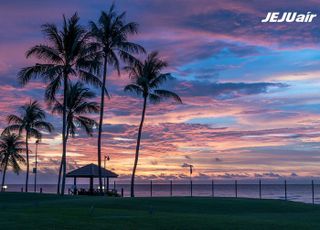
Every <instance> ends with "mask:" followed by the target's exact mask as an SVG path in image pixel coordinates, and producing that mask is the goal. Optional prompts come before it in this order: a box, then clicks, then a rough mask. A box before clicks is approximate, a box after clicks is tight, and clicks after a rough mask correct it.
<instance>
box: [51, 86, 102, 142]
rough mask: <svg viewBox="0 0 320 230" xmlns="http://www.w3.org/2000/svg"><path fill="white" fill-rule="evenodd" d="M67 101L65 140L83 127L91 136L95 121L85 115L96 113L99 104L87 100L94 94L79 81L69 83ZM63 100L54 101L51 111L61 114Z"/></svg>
mask: <svg viewBox="0 0 320 230" xmlns="http://www.w3.org/2000/svg"><path fill="white" fill-rule="evenodd" d="M66 95H67V98H68V99H67V102H66V109H67V130H66V131H67V133H66V142H67V141H68V137H69V136H71V137H75V135H76V132H77V130H78V129H84V130H85V132H86V133H87V134H88V135H89V136H92V133H93V129H94V127H96V125H97V123H96V122H95V120H93V119H91V118H89V117H86V116H85V115H86V114H90V113H98V112H99V109H100V107H99V105H98V103H97V102H93V101H88V100H90V99H93V98H94V97H95V94H94V93H93V92H91V91H90V90H89V89H88V88H84V85H83V84H82V83H80V82H77V83H75V84H73V83H71V82H70V83H69V84H68V88H67V91H66ZM63 109H64V107H63V102H60V101H59V100H56V101H55V104H54V106H53V108H52V112H53V113H58V114H62V113H63Z"/></svg>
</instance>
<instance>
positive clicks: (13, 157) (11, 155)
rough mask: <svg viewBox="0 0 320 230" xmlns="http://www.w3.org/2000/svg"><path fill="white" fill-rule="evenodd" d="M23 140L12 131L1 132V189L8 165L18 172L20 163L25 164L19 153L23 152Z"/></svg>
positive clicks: (2, 188) (2, 189)
mask: <svg viewBox="0 0 320 230" xmlns="http://www.w3.org/2000/svg"><path fill="white" fill-rule="evenodd" d="M23 145H24V142H23V141H21V138H20V136H18V135H16V134H13V133H3V134H1V137H0V168H1V170H2V183H1V191H4V183H5V179H6V172H7V169H8V167H12V168H13V171H14V172H15V173H17V174H19V171H20V164H21V163H23V164H25V159H24V158H23V156H22V155H21V154H22V153H24V152H25V149H24V148H23V147H22V146H23Z"/></svg>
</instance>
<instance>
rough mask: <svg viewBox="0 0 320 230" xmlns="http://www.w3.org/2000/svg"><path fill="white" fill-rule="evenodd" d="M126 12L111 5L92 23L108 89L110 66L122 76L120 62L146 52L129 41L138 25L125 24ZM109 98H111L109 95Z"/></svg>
mask: <svg viewBox="0 0 320 230" xmlns="http://www.w3.org/2000/svg"><path fill="white" fill-rule="evenodd" d="M125 15H126V12H123V13H121V14H119V15H118V14H117V13H116V12H115V6H114V4H112V5H111V7H110V9H109V11H108V12H104V11H103V12H101V15H100V18H99V20H98V22H97V23H95V22H93V21H91V22H90V27H91V33H92V35H93V36H94V37H95V39H96V41H97V43H98V45H99V47H100V49H99V56H101V57H103V59H104V61H103V62H104V64H103V81H102V85H103V86H104V87H106V77H107V76H106V75H107V67H108V65H110V66H112V67H113V68H115V69H116V70H117V72H118V74H120V66H119V65H120V64H119V63H120V60H122V61H125V62H127V63H130V64H132V63H134V62H135V61H136V59H135V58H134V57H133V56H132V54H134V53H140V52H145V51H144V48H143V47H141V46H139V45H137V44H135V43H132V42H129V41H128V35H131V34H136V33H137V29H138V24H137V23H134V22H129V23H126V22H125ZM107 96H109V95H108V94H107ZM104 99H105V90H101V98H100V117H99V128H98V165H99V186H100V192H101V193H102V177H101V135H102V126H103V113H104Z"/></svg>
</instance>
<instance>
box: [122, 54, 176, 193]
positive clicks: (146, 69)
mask: <svg viewBox="0 0 320 230" xmlns="http://www.w3.org/2000/svg"><path fill="white" fill-rule="evenodd" d="M166 66H167V63H166V62H165V61H163V60H161V59H160V58H159V57H158V53H157V52H152V53H150V54H149V55H148V57H147V58H146V60H145V61H144V62H137V63H136V64H135V65H133V66H128V67H126V70H127V71H129V76H130V78H132V80H133V82H132V83H131V84H129V85H127V86H126V87H125V88H124V90H125V91H129V92H133V93H135V94H137V95H138V96H142V98H143V107H142V115H141V122H140V125H139V130H138V137H137V145H136V154H135V160H134V166H133V170H132V176H131V197H134V179H135V173H136V169H137V165H138V159H139V150H140V141H141V133H142V126H143V122H144V118H145V114H146V109H147V101H148V100H149V101H150V102H151V103H159V102H161V101H162V100H164V99H168V98H172V99H174V100H175V101H176V102H178V103H182V100H181V98H180V97H179V96H178V95H177V94H175V93H174V92H171V91H168V90H164V89H159V87H160V86H161V84H163V83H165V82H166V81H167V80H169V79H170V78H172V76H171V74H170V73H161V71H162V70H163V68H165V67H166Z"/></svg>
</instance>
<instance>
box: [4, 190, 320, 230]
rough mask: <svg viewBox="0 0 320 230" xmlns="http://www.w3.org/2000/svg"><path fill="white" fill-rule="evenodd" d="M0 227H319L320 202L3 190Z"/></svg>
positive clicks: (273, 229)
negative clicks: (105, 195)
mask: <svg viewBox="0 0 320 230" xmlns="http://www.w3.org/2000/svg"><path fill="white" fill-rule="evenodd" d="M0 229H246V230H248V229H272V230H275V229H320V206H312V205H307V204H302V203H294V202H285V201H277V200H254V199H231V198H230V199H229V198H214V199H213V198H187V197H186V198H177V197H174V198H134V199H132V198H109V197H85V196H78V197H71V196H65V197H59V196H56V195H45V194H23V193H2V194H0Z"/></svg>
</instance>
